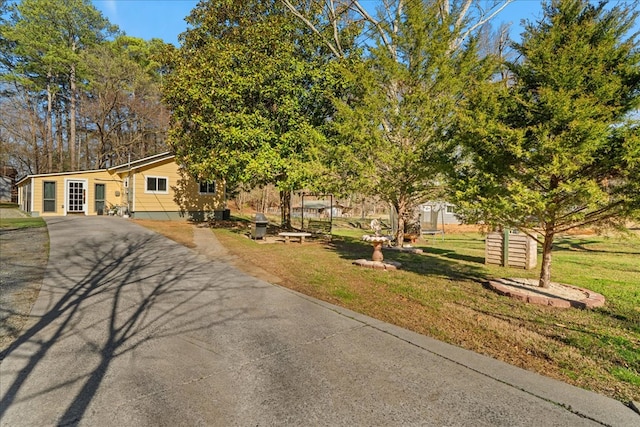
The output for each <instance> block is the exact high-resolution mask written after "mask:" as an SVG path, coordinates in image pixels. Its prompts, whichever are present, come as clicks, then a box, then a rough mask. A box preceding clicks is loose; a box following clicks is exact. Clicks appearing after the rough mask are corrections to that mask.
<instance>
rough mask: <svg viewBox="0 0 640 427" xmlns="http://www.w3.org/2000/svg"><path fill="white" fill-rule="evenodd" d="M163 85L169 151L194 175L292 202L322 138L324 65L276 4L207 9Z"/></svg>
mask: <svg viewBox="0 0 640 427" xmlns="http://www.w3.org/2000/svg"><path fill="white" fill-rule="evenodd" d="M188 22H189V24H190V25H191V26H192V28H191V29H190V30H189V31H187V33H185V34H184V39H183V45H182V47H181V48H180V49H179V50H178V51H177V52H175V54H174V56H173V64H172V67H173V69H172V72H171V74H170V75H169V76H168V77H167V79H166V81H165V85H164V88H165V99H166V101H167V103H168V104H169V106H170V108H171V109H172V113H173V120H174V123H173V126H172V128H171V131H170V144H171V146H172V147H173V149H174V151H175V152H176V155H177V157H178V159H179V161H181V162H182V163H184V164H185V165H186V167H188V168H189V171H190V173H191V174H192V175H194V176H196V177H198V179H201V180H210V179H214V178H215V177H224V178H225V179H226V180H227V181H228V182H229V183H230V184H233V183H237V182H243V183H250V184H253V185H262V184H268V183H273V184H276V186H277V187H278V189H279V190H280V192H281V208H282V215H283V217H282V223H283V226H285V227H290V226H291V220H290V210H289V206H290V194H291V191H292V190H295V189H300V188H304V187H305V186H306V185H307V184H308V182H309V179H310V177H311V176H312V175H313V173H314V167H315V166H314V165H315V164H316V159H317V152H316V149H315V147H317V146H318V144H319V143H320V142H321V140H322V139H323V135H322V133H321V132H320V131H319V129H318V124H319V122H321V118H318V117H319V115H318V111H319V109H318V108H317V106H316V102H315V100H314V99H313V95H314V93H315V92H314V90H313V88H312V86H313V85H314V82H315V81H316V80H317V78H318V76H317V73H318V72H319V70H320V68H319V67H318V66H317V64H318V63H319V62H320V61H322V56H321V55H317V53H318V51H317V50H313V49H312V48H313V46H312V45H311V44H309V42H308V39H307V35H306V34H305V33H307V32H308V31H303V29H302V28H301V25H300V24H299V22H298V21H297V20H296V19H295V18H294V17H293V16H292V15H291V14H289V13H286V12H285V9H284V8H283V6H282V5H281V4H280V2H279V1H277V0H251V1H226V0H218V1H210V2H203V3H200V4H199V5H198V7H196V9H194V10H193V12H192V14H191V15H190V17H189V18H188Z"/></svg>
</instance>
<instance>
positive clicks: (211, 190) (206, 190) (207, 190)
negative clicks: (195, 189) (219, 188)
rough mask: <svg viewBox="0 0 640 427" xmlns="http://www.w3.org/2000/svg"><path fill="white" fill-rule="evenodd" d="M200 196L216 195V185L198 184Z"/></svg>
mask: <svg viewBox="0 0 640 427" xmlns="http://www.w3.org/2000/svg"><path fill="white" fill-rule="evenodd" d="M200 194H216V183H215V182H201V183H200Z"/></svg>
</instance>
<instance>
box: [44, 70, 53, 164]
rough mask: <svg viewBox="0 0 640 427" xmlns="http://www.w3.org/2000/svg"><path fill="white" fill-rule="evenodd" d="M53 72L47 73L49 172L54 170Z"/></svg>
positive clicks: (46, 135) (46, 126) (46, 143)
mask: <svg viewBox="0 0 640 427" xmlns="http://www.w3.org/2000/svg"><path fill="white" fill-rule="evenodd" d="M51 79H52V77H51V72H49V73H48V74H47V117H46V119H45V132H44V134H45V135H44V137H45V140H46V142H45V147H46V149H47V172H48V173H51V172H53V94H52V93H51Z"/></svg>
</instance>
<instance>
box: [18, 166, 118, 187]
mask: <svg viewBox="0 0 640 427" xmlns="http://www.w3.org/2000/svg"><path fill="white" fill-rule="evenodd" d="M106 170H107V169H89V170H83V171H72V172H54V173H38V174H32V175H27V176H25V177H22V178H20V180H19V181H18V182H16V185H20V184H21V183H22V182H23V181H26V180H27V179H30V178H43V177H47V176H64V175H75V174H78V173H93V172H106Z"/></svg>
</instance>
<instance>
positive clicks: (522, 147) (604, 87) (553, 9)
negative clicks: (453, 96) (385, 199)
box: [454, 0, 640, 287]
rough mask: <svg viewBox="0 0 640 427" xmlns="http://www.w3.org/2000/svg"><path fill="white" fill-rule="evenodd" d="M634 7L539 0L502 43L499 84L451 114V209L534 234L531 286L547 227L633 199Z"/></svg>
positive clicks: (638, 161) (546, 245)
mask: <svg viewBox="0 0 640 427" xmlns="http://www.w3.org/2000/svg"><path fill="white" fill-rule="evenodd" d="M635 6H636V4H634V5H624V4H618V5H616V6H614V7H608V6H607V5H606V4H605V3H600V4H598V5H594V4H591V3H590V2H588V1H586V0H553V1H552V2H550V3H545V4H544V6H543V9H544V17H543V19H542V20H541V21H540V22H537V23H532V22H529V23H527V25H526V27H525V33H524V34H523V38H522V42H521V43H519V44H516V45H515V46H514V48H515V50H516V51H517V52H518V53H519V55H520V58H521V60H520V61H519V62H515V63H511V64H508V68H509V71H510V76H509V84H507V85H505V84H504V83H503V82H498V83H493V82H489V83H486V84H484V85H480V86H479V87H478V90H477V91H476V93H475V94H474V95H473V96H472V97H470V98H469V105H468V106H469V108H470V113H469V114H468V115H467V116H466V117H464V118H463V119H462V120H461V138H460V141H461V143H462V146H463V147H464V148H463V152H462V153H463V157H462V158H461V159H460V160H461V162H460V167H459V168H458V171H457V172H458V174H457V176H456V179H455V180H454V185H455V186H456V188H457V193H456V195H457V199H458V200H457V202H458V205H459V206H460V209H461V212H462V213H463V214H465V215H466V217H467V219H468V220H473V219H478V220H484V221H486V222H487V223H489V224H493V225H496V226H502V227H508V228H516V229H519V230H522V231H524V232H525V233H527V234H529V235H530V236H532V237H534V238H536V239H537V240H538V241H539V242H540V243H541V244H542V247H543V254H542V258H543V259H542V268H541V272H540V286H542V287H548V286H549V284H550V280H551V252H552V247H553V241H554V238H555V236H556V235H557V234H558V233H563V232H565V231H568V230H570V229H572V228H575V227H581V226H587V225H616V224H618V225H620V224H623V222H624V220H625V218H628V217H629V216H630V215H631V214H632V213H633V211H634V210H635V211H637V210H638V209H639V208H640V179H639V177H640V133H639V127H638V122H637V118H638V117H637V111H638V110H637V108H638V106H639V105H640V62H639V61H640V51H639V50H638V44H637V42H638V41H637V35H631V36H629V32H630V30H631V29H632V28H633V25H634V22H635V19H636V17H637V15H638V11H637V8H636V7H635ZM634 113H635V115H634Z"/></svg>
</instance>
